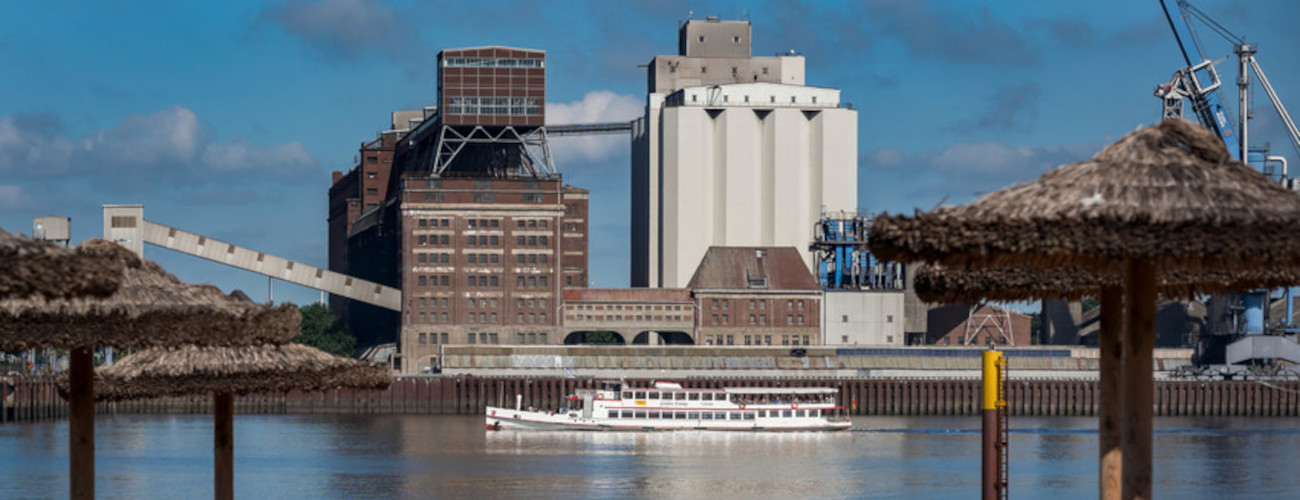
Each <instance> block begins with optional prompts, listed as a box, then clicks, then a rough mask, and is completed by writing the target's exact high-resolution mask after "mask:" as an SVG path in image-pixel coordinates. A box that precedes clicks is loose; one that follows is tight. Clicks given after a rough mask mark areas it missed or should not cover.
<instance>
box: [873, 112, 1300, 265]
mask: <svg viewBox="0 0 1300 500" xmlns="http://www.w3.org/2000/svg"><path fill="white" fill-rule="evenodd" d="M1296 213H1300V196H1296V195H1295V194H1294V193H1292V192H1290V191H1288V190H1286V189H1285V188H1283V187H1282V186H1279V185H1278V184H1277V183H1276V182H1273V181H1272V180H1271V179H1269V178H1268V176H1265V175H1263V174H1261V173H1259V172H1258V171H1256V170H1255V169H1253V168H1251V167H1250V166H1249V165H1246V164H1243V163H1240V162H1236V161H1233V160H1232V158H1231V156H1230V155H1229V154H1228V150H1227V148H1225V147H1224V146H1223V143H1222V142H1220V141H1219V139H1218V138H1217V137H1215V136H1214V135H1213V134H1212V133H1210V132H1208V131H1206V130H1205V129H1203V128H1201V127H1199V126H1197V125H1194V124H1191V123H1187V122H1184V121H1179V120H1169V121H1166V122H1162V123H1161V124H1159V125H1156V126H1153V127H1149V128H1146V129H1143V130H1140V131H1137V132H1134V133H1131V134H1129V135H1127V136H1125V137H1123V138H1121V139H1120V140H1119V141H1117V142H1116V143H1115V144H1112V145H1110V146H1109V147H1107V148H1106V149H1104V150H1103V151H1102V152H1101V153H1099V154H1097V155H1096V156H1095V157H1093V158H1092V159H1091V160H1088V161H1085V162H1080V163H1074V164H1070V165H1066V166H1063V167H1060V168H1058V169H1056V170H1053V171H1051V172H1048V173H1046V174H1044V175H1043V176H1042V177H1041V178H1039V179H1036V180H1034V181H1033V182H1029V183H1025V184H1020V185H1017V186H1012V187H1009V188H1006V189H1002V190H1000V191H997V192H994V193H991V194H989V195H987V196H984V197H983V198H980V199H979V200H976V201H975V202H972V203H970V204H967V205H961V206H954V207H941V208H937V209H934V210H931V211H929V212H919V213H916V214H915V215H912V216H900V215H881V216H879V217H877V218H876V219H875V221H874V223H873V224H872V226H871V235H870V236H871V240H870V248H871V252H872V254H873V255H875V256H877V257H879V258H881V259H885V260H890V261H898V262H922V261H924V262H938V263H942V264H946V265H949V266H954V267H983V266H1004V267H1013V266H1014V267H1023V266H1033V267H1041V268H1059V267H1066V266H1077V267H1080V268H1087V269H1103V268H1109V269H1112V270H1115V271H1122V263H1123V262H1124V261H1125V260H1128V259H1140V260H1145V261H1150V262H1151V263H1152V264H1153V265H1156V266H1158V267H1160V268H1162V269H1213V270H1219V269H1225V268H1226V269H1229V270H1237V269H1268V268H1273V267H1276V266H1279V265H1289V264H1296V263H1297V262H1300V252H1296V251H1295V249H1296V248H1300V220H1297V219H1296V217H1295V214H1296Z"/></svg>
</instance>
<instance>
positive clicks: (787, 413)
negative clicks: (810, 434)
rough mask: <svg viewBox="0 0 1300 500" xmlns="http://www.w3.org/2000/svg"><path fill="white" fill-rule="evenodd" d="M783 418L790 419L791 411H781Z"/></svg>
mask: <svg viewBox="0 0 1300 500" xmlns="http://www.w3.org/2000/svg"><path fill="white" fill-rule="evenodd" d="M781 416H782V417H785V418H790V410H781Z"/></svg>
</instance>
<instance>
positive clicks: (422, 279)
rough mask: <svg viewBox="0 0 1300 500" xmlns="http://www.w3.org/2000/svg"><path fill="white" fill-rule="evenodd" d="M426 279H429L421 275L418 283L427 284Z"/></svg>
mask: <svg viewBox="0 0 1300 500" xmlns="http://www.w3.org/2000/svg"><path fill="white" fill-rule="evenodd" d="M428 280H429V279H428V278H426V277H424V276H423V275H421V276H420V278H419V280H418V281H419V283H420V286H429V284H428Z"/></svg>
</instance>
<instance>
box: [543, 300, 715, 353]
mask: <svg viewBox="0 0 1300 500" xmlns="http://www.w3.org/2000/svg"><path fill="white" fill-rule="evenodd" d="M561 306H562V311H563V313H564V316H563V328H562V333H563V335H564V337H563V343H565V344H583V343H615V344H655V345H658V344H687V345H690V344H694V343H695V341H694V338H695V328H696V325H697V320H698V319H697V318H696V316H695V311H696V310H697V305H696V304H695V300H694V297H693V296H692V295H691V291H690V290H687V289H684V288H678V289H671V288H588V289H570V290H565V291H564V302H563V303H562V304H561Z"/></svg>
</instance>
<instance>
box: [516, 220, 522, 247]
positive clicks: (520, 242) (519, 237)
mask: <svg viewBox="0 0 1300 500" xmlns="http://www.w3.org/2000/svg"><path fill="white" fill-rule="evenodd" d="M521 224H522V222H521ZM515 245H516V246H524V237H523V236H515Z"/></svg>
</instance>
